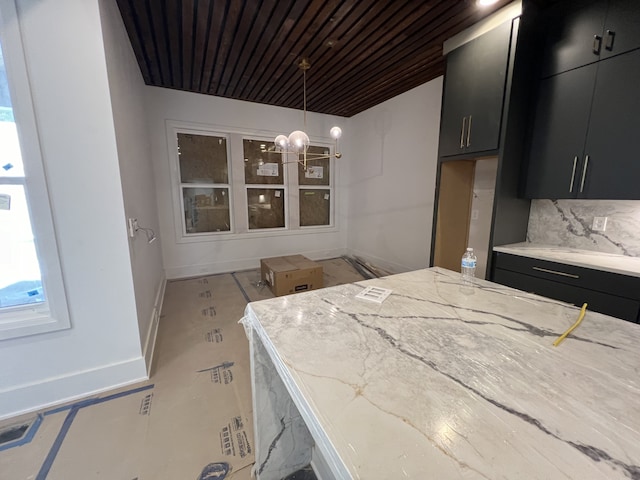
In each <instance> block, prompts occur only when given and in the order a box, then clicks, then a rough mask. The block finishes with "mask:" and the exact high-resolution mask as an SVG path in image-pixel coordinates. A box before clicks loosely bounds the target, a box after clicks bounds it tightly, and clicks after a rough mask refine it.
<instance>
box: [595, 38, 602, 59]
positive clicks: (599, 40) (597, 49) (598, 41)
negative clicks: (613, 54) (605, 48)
mask: <svg viewBox="0 0 640 480" xmlns="http://www.w3.org/2000/svg"><path fill="white" fill-rule="evenodd" d="M600 47H602V37H601V36H600V35H594V36H593V53H595V54H596V55H600Z"/></svg>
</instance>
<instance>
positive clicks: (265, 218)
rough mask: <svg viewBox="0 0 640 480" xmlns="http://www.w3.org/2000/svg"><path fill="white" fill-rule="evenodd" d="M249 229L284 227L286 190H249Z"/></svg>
mask: <svg viewBox="0 0 640 480" xmlns="http://www.w3.org/2000/svg"><path fill="white" fill-rule="evenodd" d="M247 205H248V206H249V229H256V228H282V227H284V189H282V188H277V189H276V188H248V189H247Z"/></svg>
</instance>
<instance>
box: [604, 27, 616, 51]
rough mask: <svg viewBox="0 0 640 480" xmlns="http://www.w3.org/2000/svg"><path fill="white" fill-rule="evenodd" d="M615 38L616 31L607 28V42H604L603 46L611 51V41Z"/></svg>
mask: <svg viewBox="0 0 640 480" xmlns="http://www.w3.org/2000/svg"><path fill="white" fill-rule="evenodd" d="M615 39H616V32H614V31H612V30H607V43H605V45H604V48H606V49H607V50H609V51H611V50H613V41H614V40H615Z"/></svg>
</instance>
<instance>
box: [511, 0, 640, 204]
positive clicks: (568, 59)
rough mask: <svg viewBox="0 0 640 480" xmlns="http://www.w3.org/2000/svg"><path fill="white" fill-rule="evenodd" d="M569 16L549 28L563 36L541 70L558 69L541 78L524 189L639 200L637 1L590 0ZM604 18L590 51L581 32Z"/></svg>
mask: <svg viewBox="0 0 640 480" xmlns="http://www.w3.org/2000/svg"><path fill="white" fill-rule="evenodd" d="M576 3H580V4H581V5H584V4H585V2H567V4H566V5H565V4H564V3H562V4H559V6H561V7H562V8H563V9H565V10H566V9H567V6H571V5H575V4H576ZM596 12H598V13H597V14H596ZM564 15H565V17H562V16H560V17H558V18H556V19H555V20H554V21H551V24H550V25H547V26H546V28H545V30H544V31H545V32H553V31H555V30H554V29H555V28H557V29H558V32H559V33H558V32H556V33H557V35H558V36H559V37H560V38H562V41H559V40H557V39H556V40H554V39H553V35H552V36H551V37H552V38H551V40H549V42H550V43H551V44H552V45H554V46H555V50H554V49H551V50H548V51H547V52H546V55H545V57H544V59H543V60H542V65H543V68H542V71H543V75H542V76H543V77H544V76H545V75H548V74H550V73H554V74H553V75H550V76H546V77H545V78H542V79H541V80H540V82H539V87H538V93H537V104H536V108H535V115H534V119H533V123H532V128H531V134H530V148H529V154H528V169H527V170H526V186H525V190H524V196H525V197H526V198H553V199H557V198H587V199H621V200H623V199H624V200H635V199H640V188H638V187H637V181H636V180H637V178H639V175H640V149H638V148H637V146H636V140H635V137H636V135H637V133H636V131H637V128H636V126H635V125H636V124H637V118H638V112H640V88H638V85H640V28H637V27H636V28H635V29H634V28H631V26H630V23H629V22H632V21H636V20H637V21H638V22H640V2H637V1H633V2H630V1H622V0H619V1H611V2H602V1H597V2H586V6H584V7H582V8H579V9H577V10H575V11H568V12H565V13H564ZM595 17H597V18H600V20H601V21H600V20H599V21H595V22H589V21H587V19H586V18H595ZM547 19H548V12H547ZM634 19H636V20H634ZM599 22H600V23H601V24H602V26H601V29H602V31H601V33H600V34H594V35H592V36H591V40H595V44H594V43H593V42H592V45H591V47H592V48H591V53H590V55H591V57H589V55H588V53H589V52H588V51H587V54H585V53H584V51H585V47H584V45H582V44H583V43H584V41H583V39H584V35H585V34H584V31H587V30H588V29H589V28H595V27H594V26H593V25H591V24H594V25H595V24H599ZM639 24H640V23H639ZM586 25H589V26H588V27H587V26H586ZM614 26H615V29H614ZM550 35H551V34H550ZM623 39H624V40H623ZM571 42H574V43H575V44H571ZM596 51H597V52H598V54H597V55H596V54H595V53H594V52H596ZM589 59H590V63H589ZM585 63H586V64H585ZM558 72H560V73H558Z"/></svg>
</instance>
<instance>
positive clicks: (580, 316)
mask: <svg viewBox="0 0 640 480" xmlns="http://www.w3.org/2000/svg"><path fill="white" fill-rule="evenodd" d="M586 311H587V304H586V303H584V304H583V305H582V309H581V310H580V315H579V316H578V320H576V323H574V324H573V325H571V326H570V327H569V330H567V331H566V332H564V333H563V334H562V335H560V336H559V337H558V339H557V340H556V341H555V342H553V346H554V347H557V346H558V345H560V343H561V342H562V341H563V340H564V339H565V338H566V337H567V335H569V334H570V333H571V332H573V331H574V330H575V329H576V328H577V327H578V325H580V322H582V319H583V318H584V314H585V313H586Z"/></svg>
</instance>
